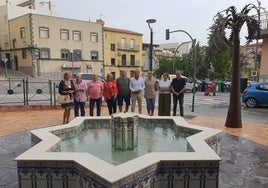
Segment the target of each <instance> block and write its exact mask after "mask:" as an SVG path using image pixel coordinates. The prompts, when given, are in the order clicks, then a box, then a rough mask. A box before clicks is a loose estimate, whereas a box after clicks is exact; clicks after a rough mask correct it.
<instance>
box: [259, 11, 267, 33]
mask: <svg viewBox="0 0 268 188" xmlns="http://www.w3.org/2000/svg"><path fill="white" fill-rule="evenodd" d="M260 27H261V29H262V30H267V29H268V12H263V13H262V14H261V15H260Z"/></svg>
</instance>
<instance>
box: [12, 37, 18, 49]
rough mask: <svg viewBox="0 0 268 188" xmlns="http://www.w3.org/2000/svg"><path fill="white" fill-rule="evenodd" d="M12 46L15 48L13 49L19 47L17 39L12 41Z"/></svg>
mask: <svg viewBox="0 0 268 188" xmlns="http://www.w3.org/2000/svg"><path fill="white" fill-rule="evenodd" d="M12 46H13V48H16V46H17V40H16V39H13V40H12Z"/></svg>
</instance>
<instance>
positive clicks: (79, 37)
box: [73, 31, 81, 41]
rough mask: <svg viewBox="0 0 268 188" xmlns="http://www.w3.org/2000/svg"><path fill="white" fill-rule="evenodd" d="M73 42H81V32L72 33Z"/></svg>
mask: <svg viewBox="0 0 268 188" xmlns="http://www.w3.org/2000/svg"><path fill="white" fill-rule="evenodd" d="M73 40H76V41H81V31H73Z"/></svg>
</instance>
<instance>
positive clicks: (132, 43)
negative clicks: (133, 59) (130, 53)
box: [129, 39, 135, 50]
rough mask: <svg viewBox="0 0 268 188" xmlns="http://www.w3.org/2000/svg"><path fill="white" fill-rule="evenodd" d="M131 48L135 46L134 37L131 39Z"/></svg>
mask: <svg viewBox="0 0 268 188" xmlns="http://www.w3.org/2000/svg"><path fill="white" fill-rule="evenodd" d="M129 47H130V49H131V50H134V47H135V40H134V39H131V40H130V45H129Z"/></svg>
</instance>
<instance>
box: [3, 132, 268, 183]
mask: <svg viewBox="0 0 268 188" xmlns="http://www.w3.org/2000/svg"><path fill="white" fill-rule="evenodd" d="M0 143H1V146H0V187H1V188H17V187H19V186H18V181H17V169H16V162H15V161H14V158H15V157H17V156H18V155H20V154H21V153H22V152H24V151H26V150H27V149H28V148H30V146H31V143H30V133H29V132H28V131H25V132H20V133H15V134H11V135H8V136H3V137H0ZM221 157H222V161H221V164H220V181H219V187H220V188H234V187H235V188H267V187H268V171H267V165H268V148H267V147H266V146H263V145H260V144H257V143H255V142H252V141H249V140H245V139H241V138H239V137H237V136H234V135H230V134H227V133H222V152H221Z"/></svg>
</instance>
